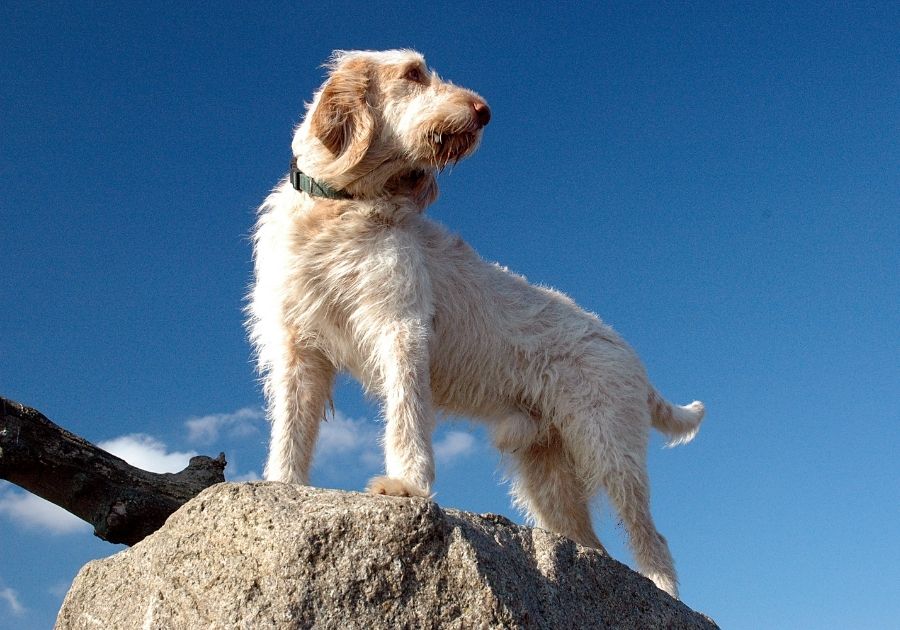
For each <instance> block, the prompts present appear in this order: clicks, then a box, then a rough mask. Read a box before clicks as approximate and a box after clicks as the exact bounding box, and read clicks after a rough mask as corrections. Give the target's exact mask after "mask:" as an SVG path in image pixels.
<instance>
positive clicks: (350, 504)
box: [56, 482, 717, 629]
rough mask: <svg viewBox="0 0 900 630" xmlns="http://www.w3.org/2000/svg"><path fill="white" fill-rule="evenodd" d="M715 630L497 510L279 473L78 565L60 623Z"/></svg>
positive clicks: (640, 581) (216, 494)
mask: <svg viewBox="0 0 900 630" xmlns="http://www.w3.org/2000/svg"><path fill="white" fill-rule="evenodd" d="M98 625H101V626H104V627H108V628H145V629H151V628H159V629H163V628H166V629H170V628H341V629H352V628H391V629H394V628H466V629H468V628H641V629H648V628H716V627H717V626H716V625H715V623H714V622H713V621H712V620H710V619H709V618H708V617H705V616H704V615H702V614H700V613H697V612H694V611H692V610H691V609H690V608H688V607H687V606H685V605H684V604H682V603H681V602H679V601H678V600H675V599H673V598H671V597H669V596H668V595H667V594H666V593H664V592H663V591H660V590H659V589H657V588H656V587H655V586H654V585H653V583H652V582H650V580H647V579H646V578H644V577H642V576H641V575H639V574H637V573H635V572H633V571H632V570H630V569H629V568H628V567H626V566H625V565H623V564H621V563H619V562H617V561H615V560H613V559H612V558H610V557H608V556H606V555H605V554H603V553H601V552H599V551H596V550H593V549H586V548H584V547H580V546H579V545H576V544H575V543H573V542H572V541H570V540H568V539H565V538H563V537H561V536H558V535H556V534H553V533H550V532H547V531H543V530H541V529H532V528H527V527H520V526H517V525H515V524H513V523H512V522H510V521H509V520H507V519H505V518H503V517H501V516H496V515H490V514H485V515H476V514H470V513H466V512H459V511H456V510H451V509H443V508H440V507H438V505H437V504H435V503H433V502H431V501H428V500H425V499H401V498H394V497H384V496H374V495H367V494H360V493H351V492H340V491H335V490H322V489H317V488H310V487H304V486H292V485H287V484H281V483H271V482H258V483H242V484H233V483H223V484H219V485H216V486H213V487H211V488H209V489H207V490H205V491H203V492H202V493H200V494H199V495H198V496H197V497H195V498H194V499H193V500H191V501H190V502H188V503H187V504H185V505H184V506H182V507H181V509H179V510H178V511H177V512H175V513H174V514H173V515H172V516H171V517H170V518H169V520H168V521H167V522H166V524H165V525H164V526H163V527H162V528H161V529H159V530H158V531H157V532H155V533H154V534H152V535H150V536H149V537H147V538H146V539H144V540H143V541H141V542H140V543H138V544H136V545H135V546H134V547H132V548H130V549H126V550H125V551H122V552H120V553H117V554H115V555H114V556H111V557H109V558H105V559H102V560H95V561H93V562H90V563H88V564H87V565H85V566H84V568H82V569H81V571H80V572H79V574H78V576H77V577H76V579H75V581H74V583H73V585H72V587H71V589H70V590H69V593H68V594H67V595H66V598H65V601H64V602H63V605H62V609H61V610H60V612H59V616H58V619H57V624H56V627H57V628H59V629H70V628H71V629H75V628H95V627H97V626H98Z"/></svg>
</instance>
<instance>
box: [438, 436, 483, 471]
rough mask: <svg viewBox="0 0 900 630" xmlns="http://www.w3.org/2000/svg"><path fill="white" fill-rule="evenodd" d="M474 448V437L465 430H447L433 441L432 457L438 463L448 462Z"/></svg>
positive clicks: (470, 451)
mask: <svg viewBox="0 0 900 630" xmlns="http://www.w3.org/2000/svg"><path fill="white" fill-rule="evenodd" d="M474 450H475V438H474V437H472V434H471V433H466V432H465V431H448V432H447V433H446V434H445V435H444V436H443V437H442V438H441V439H439V440H438V441H437V442H435V443H434V457H435V459H437V461H438V463H442V464H449V463H451V462H452V461H453V460H456V459H459V458H460V457H465V456H466V455H468V454H470V453H472V452H473V451H474Z"/></svg>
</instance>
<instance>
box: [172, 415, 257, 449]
mask: <svg viewBox="0 0 900 630" xmlns="http://www.w3.org/2000/svg"><path fill="white" fill-rule="evenodd" d="M265 417H266V415H265V413H263V410H262V409H257V408H254V407H244V408H243V409H238V410H237V411H235V412H234V413H214V414H210V415H208V416H202V417H199V418H188V420H187V421H186V422H185V423H184V424H185V426H186V427H187V430H188V441H189V442H191V443H194V444H212V443H213V442H215V441H216V440H218V439H219V435H220V434H221V433H225V434H226V435H227V436H228V437H231V438H242V437H247V436H250V435H253V434H255V433H259V424H260V421H261V420H264V419H265Z"/></svg>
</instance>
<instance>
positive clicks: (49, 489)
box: [0, 397, 226, 545]
mask: <svg viewBox="0 0 900 630" xmlns="http://www.w3.org/2000/svg"><path fill="white" fill-rule="evenodd" d="M225 465H226V462H225V454H224V453H220V454H219V456H218V457H217V458H216V459H212V458H210V457H205V456H199V457H192V458H191V461H190V464H188V467H187V468H185V469H184V470H182V471H181V472H179V473H174V474H172V473H164V474H157V473H152V472H147V471H146V470H141V469H140V468H135V467H134V466H131V465H130V464H128V463H127V462H125V461H124V460H122V459H119V458H118V457H116V456H115V455H111V454H110V453H107V452H106V451H104V450H103V449H100V448H97V447H96V446H94V445H93V444H91V443H90V442H88V441H87V440H84V439H82V438H80V437H78V436H77V435H74V434H73V433H70V432H68V431H66V430H65V429H63V428H62V427H60V426H57V425H56V424H54V423H53V422H51V421H50V420H48V419H47V418H46V417H45V416H44V414H42V413H41V412H39V411H37V410H36V409H32V408H30V407H26V406H24V405H22V404H20V403H17V402H14V401H11V400H8V399H6V398H2V397H0V479H6V480H8V481H11V482H13V483H14V484H16V485H18V486H21V487H22V488H24V489H25V490H28V491H29V492H31V493H33V494H36V495H38V496H40V497H43V498H44V499H46V500H48V501H50V502H51V503H55V504H56V505H58V506H60V507H62V508H64V509H66V510H68V511H69V512H71V513H72V514H74V515H75V516H77V517H78V518H80V519H82V520H84V521H87V522H88V523H90V524H91V525H93V526H94V534H95V535H96V536H98V537H99V538H102V539H103V540H107V541H109V542H111V543H124V544H126V545H133V544H135V543H136V542H138V541H140V540H142V539H143V538H144V537H146V536H148V535H149V534H151V533H153V532H155V531H156V530H157V529H159V528H160V527H162V525H163V523H165V521H166V519H167V518H168V517H169V515H170V514H172V512H174V511H175V510H177V509H178V508H179V507H180V506H181V505H182V504H184V503H186V502H187V501H189V500H190V499H191V498H193V497H194V496H196V495H197V494H199V493H200V491H201V490H203V489H204V488H207V487H209V486H211V485H213V484H216V483H220V482H223V481H225V472H224V471H225Z"/></svg>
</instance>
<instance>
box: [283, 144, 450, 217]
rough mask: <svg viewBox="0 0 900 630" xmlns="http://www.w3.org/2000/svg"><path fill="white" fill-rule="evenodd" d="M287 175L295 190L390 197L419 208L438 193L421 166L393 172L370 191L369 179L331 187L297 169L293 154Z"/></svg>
mask: <svg viewBox="0 0 900 630" xmlns="http://www.w3.org/2000/svg"><path fill="white" fill-rule="evenodd" d="M369 175H371V174H369ZM382 177H383V175H382ZM289 179H290V182H291V185H292V186H293V187H294V189H295V190H297V191H299V192H304V193H306V194H307V195H309V196H310V197H319V198H323V199H337V200H356V201H378V200H387V199H394V200H397V201H399V202H403V201H405V202H412V204H413V205H414V206H415V207H417V208H418V209H419V211H422V210H424V209H425V207H427V206H428V205H429V204H431V203H432V202H433V201H434V200H435V199H436V198H437V194H438V188H437V182H436V181H435V177H434V173H433V172H432V171H429V170H421V169H413V170H405V171H400V172H397V173H393V174H391V175H390V176H389V177H388V178H387V179H386V180H385V181H384V182H383V183H382V185H381V186H378V187H377V192H374V193H373V191H372V188H371V187H370V186H371V182H367V183H369V184H370V186H358V185H354V184H356V183H357V182H352V183H350V184H348V185H347V186H346V187H345V188H334V187H333V186H331V185H329V184H328V183H326V182H324V181H322V180H320V179H316V178H313V177H310V176H309V175H307V174H306V173H304V172H303V171H301V170H300V168H299V167H298V166H297V158H296V157H295V158H294V159H292V160H291V170H290V176H289ZM366 179H368V178H366ZM360 183H361V182H360Z"/></svg>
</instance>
